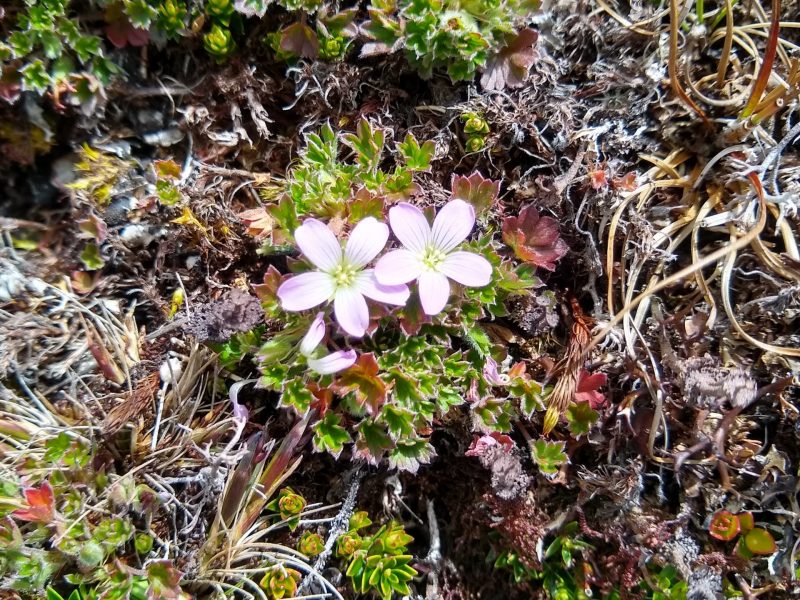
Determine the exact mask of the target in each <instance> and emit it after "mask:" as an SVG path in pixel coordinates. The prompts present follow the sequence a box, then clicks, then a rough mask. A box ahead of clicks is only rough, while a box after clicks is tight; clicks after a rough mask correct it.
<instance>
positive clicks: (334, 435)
mask: <svg viewBox="0 0 800 600" xmlns="http://www.w3.org/2000/svg"><path fill="white" fill-rule="evenodd" d="M313 429H314V450H315V451H317V452H329V453H330V454H332V455H333V457H334V458H338V457H339V454H341V452H342V450H343V449H344V445H345V444H347V443H349V442H350V441H351V439H350V434H349V433H347V431H346V430H345V428H344V427H342V425H341V418H340V417H339V415H337V414H336V413H334V412H328V413H327V414H326V415H325V417H324V418H323V419H322V420H321V421H319V422H318V423H317V424H316V425H314V427H313Z"/></svg>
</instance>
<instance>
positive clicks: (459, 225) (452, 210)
mask: <svg viewBox="0 0 800 600" xmlns="http://www.w3.org/2000/svg"><path fill="white" fill-rule="evenodd" d="M474 226H475V209H474V208H473V207H472V205H471V204H467V203H466V202H464V201H463V200H458V199H456V200H451V201H450V202H448V203H447V204H445V205H444V207H443V208H442V210H440V211H439V214H437V215H436V218H435V219H434V220H433V230H432V233H433V243H434V244H435V245H436V247H437V248H438V249H439V250H441V251H442V252H450V250H452V249H453V248H455V247H456V246H458V245H459V244H460V243H461V242H463V241H464V240H465V239H467V236H468V235H469V232H470V231H472V228H473V227H474ZM392 227H394V225H392Z"/></svg>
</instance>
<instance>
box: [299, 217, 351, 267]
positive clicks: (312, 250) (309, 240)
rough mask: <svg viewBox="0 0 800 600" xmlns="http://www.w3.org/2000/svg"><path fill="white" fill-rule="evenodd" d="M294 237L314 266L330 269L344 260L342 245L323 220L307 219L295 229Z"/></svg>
mask: <svg viewBox="0 0 800 600" xmlns="http://www.w3.org/2000/svg"><path fill="white" fill-rule="evenodd" d="M294 239H295V241H296V242H297V245H298V246H299V247H300V250H301V251H302V252H303V254H305V255H306V257H307V258H308V260H310V261H311V262H312V263H314V266H315V267H317V268H318V269H321V270H323V271H330V270H331V269H333V268H334V267H335V266H336V265H338V264H339V263H340V262H342V246H341V244H340V243H339V240H337V239H336V236H335V235H333V232H332V231H331V230H330V228H329V227H328V226H327V225H325V223H323V222H322V221H317V220H316V219H306V220H305V221H303V224H302V225H300V227H298V228H297V229H295V230H294Z"/></svg>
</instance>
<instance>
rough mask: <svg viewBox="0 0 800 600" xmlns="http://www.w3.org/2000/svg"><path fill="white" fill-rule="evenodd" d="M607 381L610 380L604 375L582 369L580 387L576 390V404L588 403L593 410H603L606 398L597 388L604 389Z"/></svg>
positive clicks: (579, 380)
mask: <svg viewBox="0 0 800 600" xmlns="http://www.w3.org/2000/svg"><path fill="white" fill-rule="evenodd" d="M607 381H608V378H607V377H606V376H605V374H604V373H589V371H587V370H586V369H581V374H580V379H578V387H577V389H576V390H575V398H574V400H575V402H588V403H589V406H590V407H591V408H592V410H598V409H600V408H602V407H603V406H605V404H606V396H605V394H603V392H599V391H598V390H597V388H600V387H603V386H604V385H605V384H606V382H607Z"/></svg>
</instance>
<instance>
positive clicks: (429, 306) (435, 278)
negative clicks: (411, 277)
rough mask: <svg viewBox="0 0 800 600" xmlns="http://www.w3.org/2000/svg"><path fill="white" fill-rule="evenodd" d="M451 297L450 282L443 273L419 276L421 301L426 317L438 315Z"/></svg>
mask: <svg viewBox="0 0 800 600" xmlns="http://www.w3.org/2000/svg"><path fill="white" fill-rule="evenodd" d="M449 297H450V282H449V281H448V280H447V277H445V276H444V275H442V274H441V273H434V272H431V271H426V272H425V273H423V274H422V275H420V276H419V300H420V302H421V303H422V310H424V311H425V314H426V315H438V314H439V313H440V312H442V310H444V307H445V305H446V304H447V299H448V298H449Z"/></svg>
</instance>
